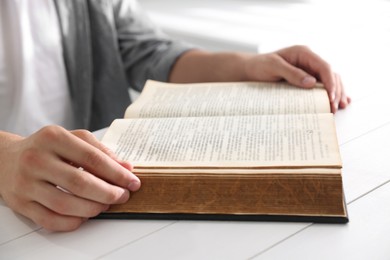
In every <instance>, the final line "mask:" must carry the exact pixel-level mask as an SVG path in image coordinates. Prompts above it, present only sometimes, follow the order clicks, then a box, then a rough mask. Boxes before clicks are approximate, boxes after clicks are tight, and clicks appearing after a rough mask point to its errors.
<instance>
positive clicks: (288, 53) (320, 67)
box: [278, 46, 336, 102]
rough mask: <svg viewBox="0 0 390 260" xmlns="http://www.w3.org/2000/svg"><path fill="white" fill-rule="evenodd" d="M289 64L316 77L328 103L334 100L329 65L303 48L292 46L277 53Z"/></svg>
mask: <svg viewBox="0 0 390 260" xmlns="http://www.w3.org/2000/svg"><path fill="white" fill-rule="evenodd" d="M278 53H279V54H280V55H281V56H282V57H283V58H284V59H286V60H287V61H289V63H291V64H293V65H294V66H297V67H299V68H302V69H303V70H304V71H307V73H309V74H311V75H314V76H316V77H317V78H318V79H319V80H320V81H321V82H322V83H323V84H324V86H325V88H326V90H327V92H328V96H329V100H330V102H333V100H334V98H335V95H336V93H335V91H336V83H335V79H334V74H333V72H332V69H331V67H330V65H329V64H328V63H327V62H326V61H325V60H323V59H322V58H321V57H320V56H319V55H317V54H316V53H314V52H313V51H311V50H310V49H309V48H307V47H305V46H293V47H291V48H287V49H283V50H281V51H279V52H278Z"/></svg>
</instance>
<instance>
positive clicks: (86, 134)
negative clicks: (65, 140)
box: [72, 129, 95, 140]
mask: <svg viewBox="0 0 390 260" xmlns="http://www.w3.org/2000/svg"><path fill="white" fill-rule="evenodd" d="M72 133H74V134H75V135H76V136H78V137H79V138H81V139H83V140H91V139H92V140H93V139H95V136H94V135H93V134H92V133H91V132H90V131H88V130H85V129H78V130H75V131H73V132H72Z"/></svg>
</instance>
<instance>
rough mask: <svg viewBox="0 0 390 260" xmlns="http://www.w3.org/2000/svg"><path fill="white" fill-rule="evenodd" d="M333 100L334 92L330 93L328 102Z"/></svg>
mask: <svg viewBox="0 0 390 260" xmlns="http://www.w3.org/2000/svg"><path fill="white" fill-rule="evenodd" d="M335 98H336V94H335V93H334V92H332V93H331V94H330V101H333V100H334V99H335Z"/></svg>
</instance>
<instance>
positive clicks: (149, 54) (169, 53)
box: [114, 0, 191, 90]
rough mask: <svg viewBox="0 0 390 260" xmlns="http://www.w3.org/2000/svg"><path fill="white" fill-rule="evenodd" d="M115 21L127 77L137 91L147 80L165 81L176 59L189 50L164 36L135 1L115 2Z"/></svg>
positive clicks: (118, 0)
mask: <svg viewBox="0 0 390 260" xmlns="http://www.w3.org/2000/svg"><path fill="white" fill-rule="evenodd" d="M114 19H115V26H116V29H117V33H118V44H119V49H120V53H121V57H122V60H123V64H124V67H125V70H126V76H127V79H128V81H129V83H130V86H131V87H133V88H135V89H137V90H142V87H143V85H144V83H145V81H146V80H147V79H154V80H159V81H167V80H168V77H169V73H170V71H171V68H172V66H173V64H174V63H175V61H176V60H177V58H178V57H179V56H180V55H181V54H182V53H183V52H185V51H187V50H189V49H190V48H191V46H190V45H188V44H184V43H182V42H179V41H173V40H172V39H170V38H169V37H167V36H166V35H165V34H163V33H162V32H161V31H160V30H159V29H158V28H157V27H156V26H155V25H154V24H153V23H152V22H151V21H150V20H149V19H148V17H147V15H146V13H145V12H144V11H143V10H142V8H141V7H140V5H139V4H138V2H137V1H135V0H115V1H114Z"/></svg>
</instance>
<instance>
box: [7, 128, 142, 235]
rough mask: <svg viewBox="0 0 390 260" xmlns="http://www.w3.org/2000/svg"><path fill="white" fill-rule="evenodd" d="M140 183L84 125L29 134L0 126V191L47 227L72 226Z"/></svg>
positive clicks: (13, 205)
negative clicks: (75, 128)
mask: <svg viewBox="0 0 390 260" xmlns="http://www.w3.org/2000/svg"><path fill="white" fill-rule="evenodd" d="M140 185H141V183H140V180H139V179H138V178H137V177H136V176H135V175H134V174H133V173H131V165H130V164H129V163H126V162H122V161H118V160H117V159H116V158H115V155H114V154H113V153H112V152H111V151H109V149H107V148H106V147H105V146H104V145H103V144H101V143H100V142H99V141H98V140H97V139H96V138H95V137H94V136H93V134H92V133H90V132H88V131H86V130H75V131H70V132H69V131H67V130H65V129H63V128H61V127H59V126H47V127H44V128H42V129H41V130H39V131H38V132H36V133H35V134H33V135H31V136H29V137H27V138H23V137H20V136H17V135H12V134H9V133H5V132H0V194H1V196H2V197H3V199H4V201H5V202H6V203H7V205H8V206H9V207H10V208H12V209H13V210H15V211H16V212H18V213H20V214H22V215H24V216H26V217H28V218H30V219H32V220H33V221H34V222H35V223H37V224H38V225H41V226H43V227H44V228H46V229H48V230H53V231H70V230H73V229H76V228H78V227H79V226H80V225H81V223H83V222H84V221H85V220H86V219H88V218H90V217H93V216H96V215H98V214H99V213H101V212H102V211H105V210H107V209H108V208H109V205H111V204H118V203H124V202H126V201H127V200H128V199H129V196H130V193H129V190H130V191H136V190H138V189H139V187H140Z"/></svg>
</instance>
